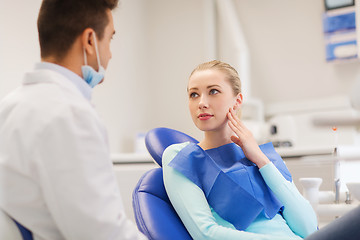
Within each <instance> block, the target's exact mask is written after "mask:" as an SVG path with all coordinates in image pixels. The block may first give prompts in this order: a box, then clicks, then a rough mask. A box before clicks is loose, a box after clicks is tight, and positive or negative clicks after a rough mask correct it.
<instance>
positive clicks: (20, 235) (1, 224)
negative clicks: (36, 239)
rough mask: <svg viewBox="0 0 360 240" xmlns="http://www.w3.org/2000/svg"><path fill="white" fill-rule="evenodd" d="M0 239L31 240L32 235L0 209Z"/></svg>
mask: <svg viewBox="0 0 360 240" xmlns="http://www.w3.org/2000/svg"><path fill="white" fill-rule="evenodd" d="M0 239H6V240H33V236H32V233H31V232H30V231H29V230H28V229H27V228H25V227H24V226H22V225H21V224H20V223H18V222H17V221H15V220H14V219H12V218H11V217H10V216H9V215H7V214H6V213H5V212H4V211H3V210H1V209H0Z"/></svg>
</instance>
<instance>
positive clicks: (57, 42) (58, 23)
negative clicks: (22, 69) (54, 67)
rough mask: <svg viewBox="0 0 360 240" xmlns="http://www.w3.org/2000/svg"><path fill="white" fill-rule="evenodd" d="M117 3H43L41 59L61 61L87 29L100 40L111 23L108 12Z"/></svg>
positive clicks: (55, 0)
mask: <svg viewBox="0 0 360 240" xmlns="http://www.w3.org/2000/svg"><path fill="white" fill-rule="evenodd" d="M118 1H119V0H43V1H42V4H41V7H40V12H39V16H38V21H37V26H38V31H39V42H40V50H41V57H42V58H45V57H49V56H52V57H55V58H56V59H57V60H61V59H62V58H63V57H65V56H66V54H67V52H68V50H69V49H70V48H71V46H72V44H73V43H74V41H75V39H76V38H77V37H78V36H79V35H80V34H81V33H82V32H83V31H84V30H85V29H86V28H92V29H93V30H94V31H95V32H96V36H97V37H98V39H99V40H101V39H102V38H103V37H104V30H105V27H106V26H107V24H108V23H109V19H108V16H107V10H113V9H114V8H116V7H117V5H118Z"/></svg>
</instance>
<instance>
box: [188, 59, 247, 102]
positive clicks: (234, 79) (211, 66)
mask: <svg viewBox="0 0 360 240" xmlns="http://www.w3.org/2000/svg"><path fill="white" fill-rule="evenodd" d="M204 70H219V71H221V72H223V73H224V74H225V75H226V79H227V80H228V81H229V83H230V85H231V87H232V89H233V91H234V95H235V96H236V95H238V94H239V93H241V81H240V77H239V74H238V72H237V71H236V70H235V68H233V67H232V66H230V64H227V63H224V62H221V61H219V60H213V61H210V62H205V63H201V64H200V65H198V66H197V67H196V68H195V69H194V70H193V71H192V72H191V74H190V76H189V78H191V76H192V75H193V74H194V73H195V72H198V71H204Z"/></svg>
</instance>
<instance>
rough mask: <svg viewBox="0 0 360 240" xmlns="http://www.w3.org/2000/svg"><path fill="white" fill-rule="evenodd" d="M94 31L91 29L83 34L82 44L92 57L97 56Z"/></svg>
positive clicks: (87, 29)
mask: <svg viewBox="0 0 360 240" xmlns="http://www.w3.org/2000/svg"><path fill="white" fill-rule="evenodd" d="M93 34H95V33H94V30H93V29H91V28H86V29H85V30H84V31H83V33H82V34H81V42H82V45H83V47H84V48H85V51H86V53H87V54H89V55H92V54H95V47H94V37H93Z"/></svg>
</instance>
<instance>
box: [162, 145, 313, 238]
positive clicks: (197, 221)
mask: <svg viewBox="0 0 360 240" xmlns="http://www.w3.org/2000/svg"><path fill="white" fill-rule="evenodd" d="M187 144H189V143H181V144H174V145H171V146H169V147H168V148H167V149H166V150H165V151H164V154H163V159H162V161H163V162H162V165H163V173H164V185H165V189H166V192H167V194H168V196H169V199H170V201H171V203H172V205H173V206H174V208H175V210H176V212H177V214H178V215H179V217H180V218H181V220H182V222H183V223H184V225H185V227H186V229H187V230H188V232H189V233H190V235H191V236H192V238H193V239H195V240H210V239H214V240H215V239H217V240H236V239H239V240H240V239H241V240H247V239H249V240H250V239H251V240H283V239H284V240H285V239H286V240H290V239H291V240H295V239H296V240H298V239H302V238H305V237H306V236H308V235H310V234H311V233H312V232H314V231H316V230H317V218H316V215H315V213H314V211H313V209H312V207H311V205H310V204H309V202H308V201H307V200H305V199H304V198H303V197H302V195H301V194H300V193H299V191H298V190H297V188H296V186H295V185H294V184H293V183H292V182H288V181H287V180H286V179H285V178H284V177H283V176H282V175H281V173H280V172H279V171H278V169H277V168H276V167H275V166H274V165H273V164H272V163H269V164H267V165H265V166H264V167H262V168H261V169H260V170H259V171H260V173H261V175H262V177H263V178H264V180H265V182H266V184H267V185H268V186H269V188H270V189H271V190H272V191H273V192H274V194H275V195H276V197H277V198H278V199H279V200H280V202H281V203H282V204H283V205H284V211H283V216H282V215H280V214H277V215H276V216H275V217H274V218H272V219H267V218H265V216H264V214H263V213H262V214H260V215H259V216H258V217H257V218H256V219H255V220H254V222H253V223H252V224H250V226H249V227H248V228H247V229H246V230H245V231H239V230H237V229H235V227H234V226H233V225H232V224H231V223H230V222H228V221H226V220H224V219H222V218H221V217H220V216H219V215H218V214H217V213H216V212H215V211H214V210H213V209H212V208H211V206H209V204H208V202H207V200H206V197H205V195H204V193H203V191H202V190H201V189H200V188H199V187H198V186H197V185H195V184H194V183H193V182H191V181H190V180H189V179H187V178H186V177H185V176H184V175H182V174H181V173H180V172H178V171H176V170H175V169H173V168H171V167H170V166H168V164H169V163H170V162H171V160H172V159H174V157H175V156H176V155H177V153H178V152H180V151H181V149H183V148H184V147H185V146H186V145H187Z"/></svg>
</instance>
